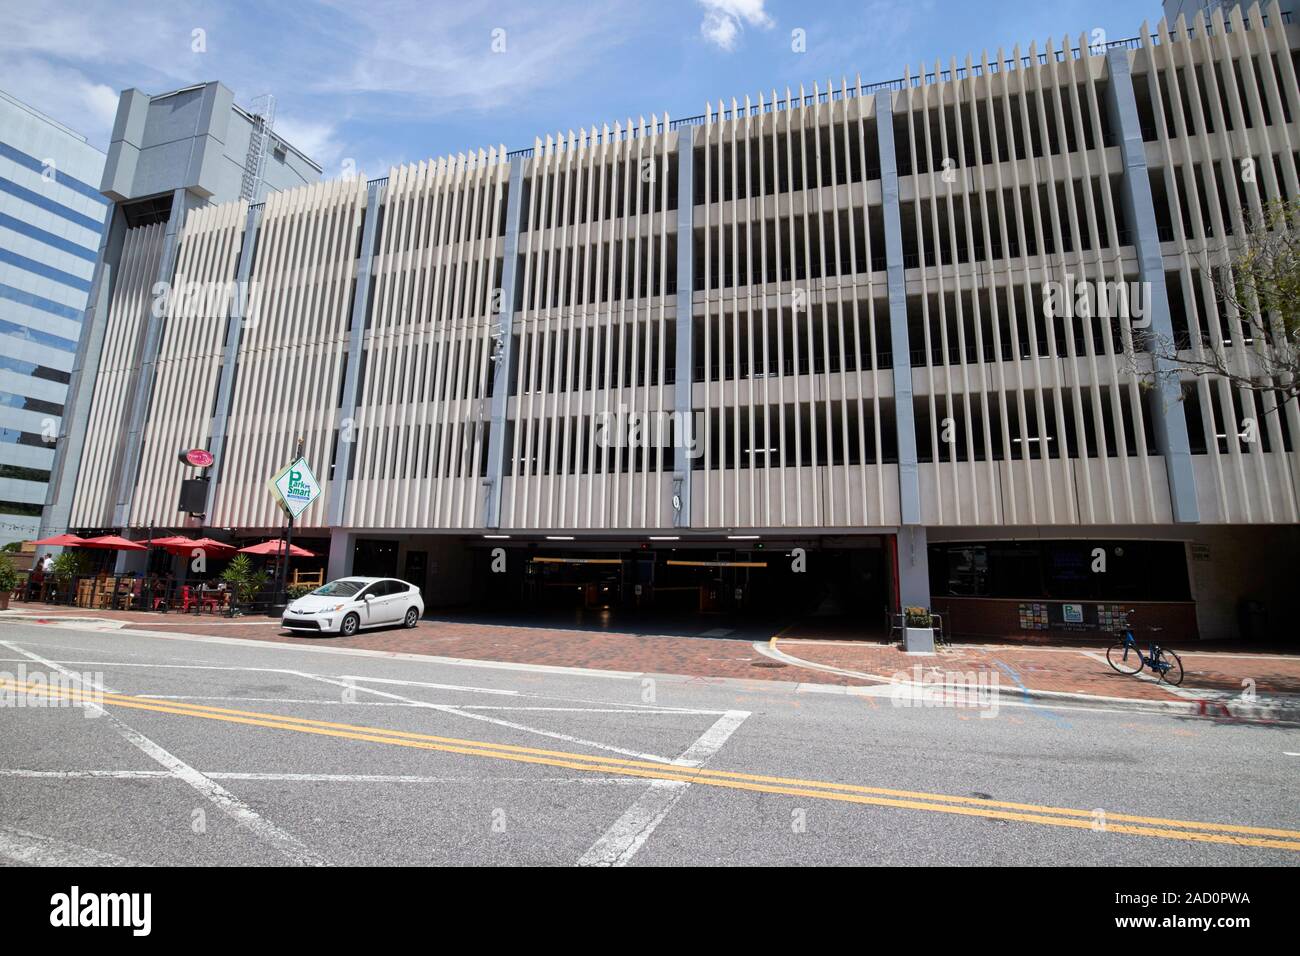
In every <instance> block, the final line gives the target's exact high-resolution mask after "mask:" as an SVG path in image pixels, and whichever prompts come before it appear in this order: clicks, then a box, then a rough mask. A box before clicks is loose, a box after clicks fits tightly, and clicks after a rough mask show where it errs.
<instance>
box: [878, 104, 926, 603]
mask: <svg viewBox="0 0 1300 956" xmlns="http://www.w3.org/2000/svg"><path fill="white" fill-rule="evenodd" d="M876 141H877V144H878V146H879V147H880V195H881V200H882V202H883V207H884V216H885V263H886V267H887V269H888V276H889V334H890V343H891V345H892V357H893V370H894V425H895V427H896V429H897V431H898V507H899V515H900V520H901V521H902V523H903V524H905V525H917V524H920V523H921V484H920V478H919V476H918V474H917V465H916V418H915V414H914V410H913V408H912V349H911V345H910V344H909V342H908V339H907V284H906V281H905V279H904V273H903V224H902V217H901V216H900V214H899V211H898V161H897V157H896V155H895V152H894V101H893V94H891V93H890V92H889V91H888V90H881V91H879V92H878V93H876ZM926 603H927V604H928V603H929V600H928V598H927V600H926Z"/></svg>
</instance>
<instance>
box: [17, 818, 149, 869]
mask: <svg viewBox="0 0 1300 956" xmlns="http://www.w3.org/2000/svg"><path fill="white" fill-rule="evenodd" d="M0 857H4V858H5V859H7V860H12V861H13V862H15V863H22V864H26V865H27V866H147V865H148V864H144V863H139V862H137V861H136V860H128V859H127V858H126V857H123V856H118V855H117V854H115V853H105V852H103V851H102V850H92V849H91V848H90V847H88V846H82V845H81V844H79V843H69V842H68V841H66V840H56V839H54V838H53V837H48V836H43V835H42V834H40V833H31V832H29V831H27V830H19V829H16V828H14V827H4V826H0Z"/></svg>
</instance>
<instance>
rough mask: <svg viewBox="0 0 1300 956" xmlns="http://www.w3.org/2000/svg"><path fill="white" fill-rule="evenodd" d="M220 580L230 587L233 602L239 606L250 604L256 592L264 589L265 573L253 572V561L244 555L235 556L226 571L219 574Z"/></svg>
mask: <svg viewBox="0 0 1300 956" xmlns="http://www.w3.org/2000/svg"><path fill="white" fill-rule="evenodd" d="M221 580H223V581H225V582H226V584H228V585H230V589H231V590H232V591H233V592H234V594H235V600H236V601H238V602H239V603H240V604H251V603H252V602H253V601H255V600H257V595H258V592H260V591H263V590H265V589H266V581H267V578H266V572H265V571H259V570H255V569H254V568H253V560H252V558H250V557H249V556H248V555H246V554H237V555H235V556H234V557H233V558H231V559H230V564H228V565H226V570H224V571H222V572H221Z"/></svg>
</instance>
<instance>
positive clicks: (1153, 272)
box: [1106, 49, 1201, 523]
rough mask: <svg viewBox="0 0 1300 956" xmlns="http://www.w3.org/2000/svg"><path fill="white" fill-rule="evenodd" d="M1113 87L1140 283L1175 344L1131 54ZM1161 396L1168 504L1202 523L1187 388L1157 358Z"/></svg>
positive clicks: (1121, 53) (1112, 64)
mask: <svg viewBox="0 0 1300 956" xmlns="http://www.w3.org/2000/svg"><path fill="white" fill-rule="evenodd" d="M1106 62H1107V65H1108V66H1109V69H1110V82H1109V83H1107V84H1106V90H1107V93H1106V95H1107V98H1108V100H1109V105H1110V115H1111V116H1112V117H1113V120H1114V122H1117V123H1118V124H1119V129H1118V133H1119V142H1120V153H1121V155H1122V157H1123V160H1124V187H1123V201H1124V211H1125V214H1126V218H1127V220H1128V222H1129V225H1130V227H1131V228H1132V230H1133V245H1134V248H1135V249H1136V251H1137V257H1138V278H1139V279H1140V280H1141V281H1142V282H1143V283H1144V284H1145V286H1144V287H1145V288H1146V289H1147V290H1149V292H1148V294H1147V296H1146V299H1147V302H1146V307H1147V320H1148V321H1149V323H1150V329H1151V333H1152V338H1153V340H1154V341H1155V342H1173V341H1174V328H1173V321H1172V320H1171V319H1170V317H1169V292H1168V290H1167V289H1166V288H1165V261H1164V255H1163V253H1162V252H1161V249H1160V233H1159V230H1158V228H1157V225H1156V209H1155V201H1154V200H1153V199H1152V196H1151V179H1150V177H1149V175H1148V173H1147V154H1146V145H1145V144H1144V143H1143V142H1142V124H1141V121H1140V119H1139V117H1138V111H1137V98H1136V96H1135V95H1134V93H1133V76H1132V73H1131V71H1130V69H1129V61H1128V51H1127V50H1124V49H1116V50H1111V51H1110V52H1108V53H1107V54H1106ZM1151 361H1152V363H1153V366H1154V371H1155V380H1156V393H1155V401H1154V402H1152V405H1153V406H1154V407H1153V408H1152V409H1151V411H1152V415H1153V416H1154V418H1155V421H1154V422H1153V424H1154V426H1155V434H1156V449H1157V450H1158V451H1159V452H1160V454H1161V455H1163V456H1164V459H1165V471H1166V473H1167V474H1168V477H1169V502H1170V505H1171V506H1172V508H1173V517H1174V521H1177V522H1180V523H1190V522H1197V521H1200V520H1201V518H1200V509H1199V506H1198V505H1197V502H1196V476H1195V473H1194V472H1193V470H1192V451H1191V444H1190V442H1189V441H1188V438H1187V416H1186V414H1185V412H1184V409H1183V402H1182V388H1181V386H1180V385H1179V382H1178V376H1177V374H1176V373H1174V372H1173V371H1172V369H1171V366H1169V364H1168V363H1166V362H1163V361H1162V360H1161V359H1160V357H1159V356H1157V355H1154V354H1153V355H1152V357H1151Z"/></svg>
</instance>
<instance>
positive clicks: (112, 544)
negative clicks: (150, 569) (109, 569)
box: [81, 534, 149, 551]
mask: <svg viewBox="0 0 1300 956" xmlns="http://www.w3.org/2000/svg"><path fill="white" fill-rule="evenodd" d="M81 547H83V548H100V549H102V550H105V551H148V550H149V549H148V548H147V547H145V546H144V545H143V544H140V543H139V542H136V541H127V540H126V538H123V537H121V536H120V535H116V534H105V535H101V536H100V537H98V538H85V539H84V540H82V542H81Z"/></svg>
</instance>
